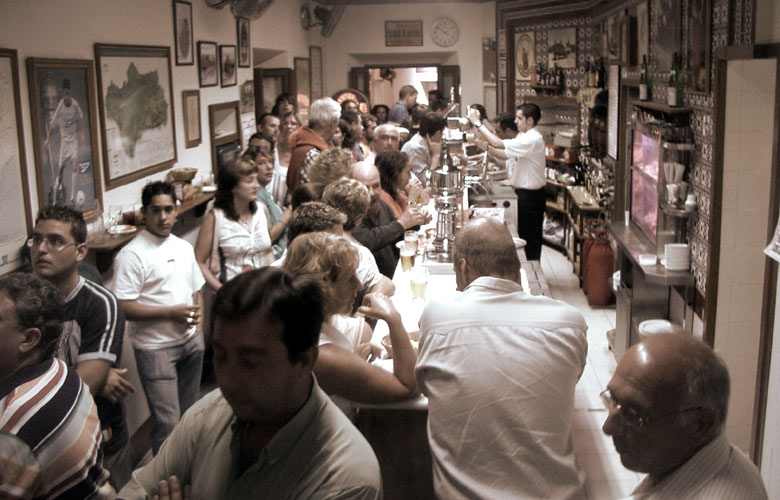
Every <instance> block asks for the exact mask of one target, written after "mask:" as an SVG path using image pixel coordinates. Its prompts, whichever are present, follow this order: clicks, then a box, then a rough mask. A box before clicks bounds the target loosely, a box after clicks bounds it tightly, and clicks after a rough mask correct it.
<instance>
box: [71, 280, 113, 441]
mask: <svg viewBox="0 0 780 500" xmlns="http://www.w3.org/2000/svg"><path fill="white" fill-rule="evenodd" d="M124 335H125V316H124V314H123V313H122V309H121V308H120V307H119V304H118V303H117V300H116V297H114V294H112V293H111V292H109V291H108V290H106V289H105V288H103V287H102V286H100V285H98V284H97V283H93V282H91V281H88V280H86V279H84V278H79V282H78V284H77V285H76V287H75V288H74V289H73V290H72V291H71V292H70V293H69V294H68V296H67V297H65V317H64V321H63V325H62V335H61V336H60V343H59V346H58V349H57V357H59V358H60V359H62V360H63V361H65V362H66V363H67V364H68V366H69V367H71V368H75V367H76V366H77V365H78V364H79V363H81V362H83V361H91V360H95V359H98V360H103V361H107V362H108V363H110V364H111V366H112V367H114V368H117V367H119V362H120V360H121V356H122V342H123V339H124ZM94 397H95V404H96V405H97V409H98V416H99V417H100V425H101V427H102V429H103V449H104V451H105V453H106V455H112V454H113V453H116V452H117V451H119V450H120V449H121V448H122V447H123V446H124V445H125V444H126V443H127V437H128V436H127V426H126V425H125V416H124V405H123V404H122V402H121V401H120V402H117V403H114V402H111V401H110V400H108V399H106V398H104V397H103V396H101V395H100V394H96V395H95V396H94Z"/></svg>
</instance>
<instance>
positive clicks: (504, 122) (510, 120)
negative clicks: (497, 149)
mask: <svg viewBox="0 0 780 500" xmlns="http://www.w3.org/2000/svg"><path fill="white" fill-rule="evenodd" d="M523 115H525V113H523ZM496 123H497V124H498V127H499V128H500V129H502V130H507V129H509V130H513V131H515V132H517V123H515V115H513V114H512V113H506V112H503V113H499V114H498V116H497V117H496Z"/></svg>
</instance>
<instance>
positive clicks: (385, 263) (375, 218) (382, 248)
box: [352, 127, 431, 279]
mask: <svg viewBox="0 0 780 500" xmlns="http://www.w3.org/2000/svg"><path fill="white" fill-rule="evenodd" d="M377 128H379V127H377ZM352 178H353V179H355V180H357V181H360V182H361V183H363V185H364V186H366V188H368V193H369V194H370V195H371V202H370V203H369V205H368V212H367V213H366V216H365V217H363V220H362V222H361V223H360V225H359V226H357V227H355V228H354V229H353V230H352V236H353V237H354V238H355V239H356V240H357V241H358V242H360V244H362V245H364V246H365V247H366V248H368V249H369V250H371V253H372V254H374V258H375V259H376V264H377V266H379V271H380V272H381V273H382V274H384V275H385V276H387V277H388V278H390V279H392V278H393V274H394V273H395V268H396V265H397V264H398V249H397V248H396V247H395V244H396V242H398V241H401V240H402V239H403V237H404V231H406V230H407V229H409V228H411V227H414V226H418V225H421V224H427V223H428V222H430V220H431V216H430V215H428V214H426V213H425V212H423V211H421V210H420V209H418V208H416V207H412V206H407V207H406V210H404V213H403V214H402V215H401V217H400V218H398V219H396V218H395V215H393V210H392V209H391V208H390V207H389V206H387V204H386V203H385V202H384V201H382V200H380V199H379V194H380V193H381V191H382V185H381V184H380V180H379V170H377V168H376V167H375V166H374V165H373V164H369V163H366V162H365V161H362V162H358V163H355V164H354V165H352Z"/></svg>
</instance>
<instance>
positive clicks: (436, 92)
mask: <svg viewBox="0 0 780 500" xmlns="http://www.w3.org/2000/svg"><path fill="white" fill-rule="evenodd" d="M431 97H433V98H434V99H435V100H437V101H441V100H443V99H444V94H442V93H441V90H439V89H433V90H429V91H428V99H429V100H430V98H431Z"/></svg>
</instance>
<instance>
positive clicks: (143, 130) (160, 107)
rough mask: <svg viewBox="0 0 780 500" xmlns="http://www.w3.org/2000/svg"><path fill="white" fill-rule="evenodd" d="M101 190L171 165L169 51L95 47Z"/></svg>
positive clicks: (173, 142) (173, 152)
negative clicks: (101, 143) (101, 141)
mask: <svg viewBox="0 0 780 500" xmlns="http://www.w3.org/2000/svg"><path fill="white" fill-rule="evenodd" d="M95 65H96V66H97V68H98V72H97V81H98V102H99V106H98V109H99V110H100V126H101V132H102V139H103V169H104V171H105V176H106V187H107V188H108V189H113V188H115V187H118V186H122V185H124V184H127V183H129V182H132V181H135V180H138V179H142V178H144V177H146V176H147V175H149V174H153V173H155V172H159V171H161V170H165V169H166V168H168V167H170V166H171V165H173V164H174V163H176V125H175V121H174V117H175V116H176V115H175V113H174V112H173V91H172V89H173V85H172V83H171V49H170V47H150V46H142V45H108V44H100V43H97V44H95Z"/></svg>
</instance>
